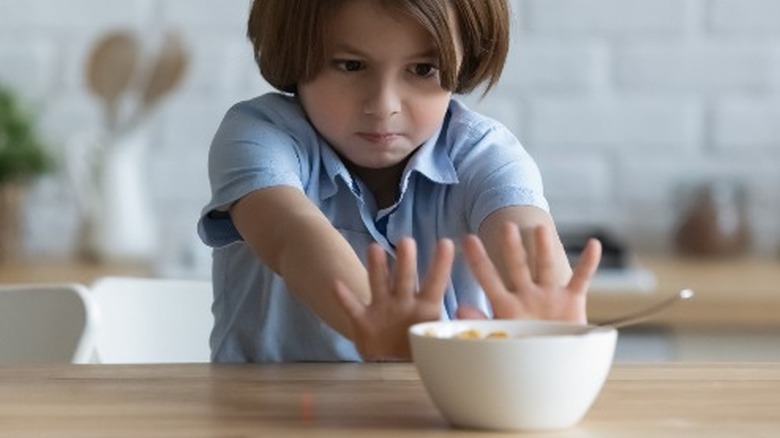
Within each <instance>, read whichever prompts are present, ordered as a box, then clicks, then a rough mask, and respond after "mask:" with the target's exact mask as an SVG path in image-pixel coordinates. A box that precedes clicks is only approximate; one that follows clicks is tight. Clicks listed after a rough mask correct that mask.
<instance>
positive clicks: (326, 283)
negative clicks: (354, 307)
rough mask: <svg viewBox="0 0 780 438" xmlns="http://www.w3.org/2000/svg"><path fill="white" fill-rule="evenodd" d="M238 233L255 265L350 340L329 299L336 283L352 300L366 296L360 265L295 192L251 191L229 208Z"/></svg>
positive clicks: (349, 329) (287, 189)
mask: <svg viewBox="0 0 780 438" xmlns="http://www.w3.org/2000/svg"><path fill="white" fill-rule="evenodd" d="M230 214H231V217H232V219H233V223H234V224H235V226H236V228H237V229H238V232H239V233H240V234H241V237H243V239H244V241H245V242H246V243H247V244H248V245H249V247H250V248H251V250H252V251H253V252H254V253H255V255H256V256H257V257H259V258H260V260H261V261H262V262H263V263H264V264H265V265H267V266H268V267H269V268H270V269H272V270H273V271H274V272H275V273H277V274H278V275H280V276H281V277H282V278H284V281H285V283H286V285H287V288H288V289H289V290H290V292H292V293H293V294H294V295H295V296H296V297H298V298H299V299H300V300H301V301H302V302H303V303H305V304H306V305H307V306H308V307H309V309H311V310H312V311H313V312H314V313H315V314H317V316H319V317H320V318H321V319H322V320H323V321H325V323H326V324H328V325H329V326H330V327H332V328H333V329H335V330H336V331H338V332H339V333H340V334H342V335H344V336H345V337H347V338H348V339H350V340H353V341H354V333H353V331H352V325H351V323H350V320H349V318H348V317H347V314H346V313H345V312H344V310H343V309H342V307H341V306H340V305H339V303H338V302H337V301H336V300H335V299H334V297H333V293H332V288H333V284H334V283H335V282H336V280H339V281H341V282H343V283H344V284H345V285H346V286H347V287H348V288H349V290H350V291H352V293H353V294H354V297H355V299H356V300H358V301H359V302H362V303H366V304H367V303H369V302H370V300H371V292H370V288H369V284H368V276H367V273H366V269H365V267H364V266H363V264H362V262H361V261H360V259H359V258H358V256H357V255H356V254H355V251H354V250H353V249H352V247H351V246H350V245H349V243H348V242H347V241H346V239H344V237H343V236H342V235H341V234H340V233H339V232H338V231H337V230H336V229H335V228H334V227H333V225H332V224H331V223H330V221H328V219H327V218H326V217H325V216H324V215H323V214H322V212H321V211H320V210H319V209H318V208H317V207H316V206H315V205H314V204H312V203H311V201H309V199H308V198H307V197H306V196H305V195H304V194H303V193H302V192H301V191H300V190H298V189H296V188H293V187H286V186H278V187H270V188H266V189H260V190H256V191H254V192H251V193H249V194H247V195H246V196H244V197H243V198H241V199H240V200H239V201H237V202H236V203H235V204H233V206H232V207H231V208H230Z"/></svg>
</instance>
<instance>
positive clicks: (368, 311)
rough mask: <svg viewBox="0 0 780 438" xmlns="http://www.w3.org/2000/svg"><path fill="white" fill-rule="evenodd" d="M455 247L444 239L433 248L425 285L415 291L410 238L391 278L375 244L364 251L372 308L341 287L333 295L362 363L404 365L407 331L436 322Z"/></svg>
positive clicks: (400, 249)
mask: <svg viewBox="0 0 780 438" xmlns="http://www.w3.org/2000/svg"><path fill="white" fill-rule="evenodd" d="M454 252H455V250H454V245H453V243H452V241H451V240H449V239H443V240H442V241H440V242H439V244H438V245H437V247H436V253H435V254H434V257H433V261H432V262H431V266H430V267H429V270H428V273H427V275H426V277H425V280H424V282H423V284H422V287H420V289H419V291H418V290H417V282H418V278H417V247H416V244H415V241H414V240H413V239H411V238H404V239H401V240H400V241H399V242H398V244H397V248H396V253H397V256H398V257H397V260H396V263H395V266H394V268H393V272H392V276H391V274H390V272H389V269H388V266H387V255H386V254H385V252H384V250H383V249H382V248H381V247H380V246H379V245H378V244H375V243H373V244H371V245H370V246H369V248H368V263H367V264H368V276H369V283H370V286H371V302H370V303H369V304H364V303H362V302H361V301H360V300H359V299H358V298H357V297H356V296H355V294H353V293H352V292H351V291H350V290H349V289H348V288H347V287H346V286H345V285H344V284H343V283H341V282H337V284H336V287H335V294H336V297H337V298H338V301H339V303H341V306H342V307H343V308H344V310H345V311H346V313H347V315H348V316H349V318H350V320H351V321H352V328H353V334H354V339H353V341H354V342H355V346H356V347H357V349H358V352H359V353H360V354H361V356H362V357H363V359H365V360H367V361H377V360H409V359H410V358H411V351H410V347H409V335H408V330H409V327H410V326H411V325H413V324H415V323H418V322H424V321H433V320H437V319H439V318H440V316H441V306H442V304H441V303H442V300H443V299H444V292H445V290H446V287H447V284H448V283H449V281H450V270H451V268H452V261H453V258H454Z"/></svg>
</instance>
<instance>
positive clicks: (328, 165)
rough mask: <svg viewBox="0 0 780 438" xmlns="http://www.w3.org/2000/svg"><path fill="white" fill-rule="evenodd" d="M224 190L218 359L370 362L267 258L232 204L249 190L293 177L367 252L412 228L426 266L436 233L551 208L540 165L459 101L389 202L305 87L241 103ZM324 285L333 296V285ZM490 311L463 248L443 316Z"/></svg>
mask: <svg viewBox="0 0 780 438" xmlns="http://www.w3.org/2000/svg"><path fill="white" fill-rule="evenodd" d="M209 178H210V180H211V188H212V198H211V201H210V202H209V203H208V205H206V206H205V207H204V208H203V211H202V215H201V218H200V221H199V223H198V233H199V234H200V237H201V239H202V240H203V242H204V243H205V244H207V245H209V246H211V247H212V248H213V249H214V250H213V257H214V264H213V272H212V278H213V282H214V305H213V312H214V319H215V325H214V330H213V331H212V335H211V349H212V360H214V361H216V362H282V361H284V362H290V361H360V360H361V358H360V355H359V354H358V353H357V351H356V349H355V348H354V345H353V344H352V343H351V342H350V341H349V340H347V339H346V338H344V337H342V336H341V335H339V334H338V333H336V332H335V331H334V330H332V329H331V328H330V327H328V326H327V325H326V324H325V323H324V322H322V321H321V320H320V319H319V318H318V317H317V316H316V315H314V313H312V312H311V311H310V310H309V309H308V308H307V307H306V306H305V305H303V304H302V303H301V302H299V301H298V300H297V298H296V297H295V296H294V295H293V294H291V293H290V292H288V291H287V289H286V287H285V283H284V280H283V279H282V278H281V277H279V276H278V275H276V274H275V273H273V272H272V271H271V270H270V269H269V268H268V267H266V266H265V265H263V264H262V263H261V262H260V261H259V260H258V258H256V257H255V256H254V255H253V254H252V252H251V251H250V249H249V248H248V246H247V245H246V244H245V243H244V241H243V240H242V238H241V236H240V235H239V233H238V232H237V230H236V228H235V227H234V225H233V223H232V221H231V219H230V216H229V215H228V214H227V212H226V211H227V210H228V208H229V206H230V205H231V204H232V203H233V202H235V201H236V200H238V199H239V198H241V197H242V196H244V195H246V194H247V193H249V192H251V191H253V190H257V189H261V188H264V187H271V186H279V185H285V186H292V187H295V188H298V189H300V190H302V191H303V192H304V193H305V194H306V196H307V197H308V198H309V199H310V200H311V202H313V203H314V204H315V205H316V206H317V207H318V208H319V209H320V210H322V212H323V213H324V214H325V216H326V217H328V218H329V219H330V221H331V223H332V224H333V226H334V227H335V228H336V229H338V230H339V232H341V234H342V235H343V236H344V238H345V239H347V241H349V243H350V244H351V245H352V247H353V248H354V249H355V252H356V253H357V255H358V256H359V257H360V258H361V260H364V261H365V254H366V249H367V247H368V244H369V243H370V242H379V243H380V244H381V245H382V247H383V248H384V249H385V250H386V251H387V252H388V253H389V254H390V258H391V260H392V257H393V253H394V246H393V243H394V242H396V241H398V240H399V239H400V238H401V237H404V236H411V237H413V238H414V239H415V240H416V241H417V245H418V272H420V275H421V276H422V275H424V273H425V272H427V267H428V265H429V262H430V260H431V256H432V252H433V249H434V248H435V245H436V242H437V241H438V240H439V239H441V238H444V237H449V238H452V239H453V240H455V242H459V241H460V239H461V238H462V237H463V236H464V235H465V234H467V233H474V232H476V231H477V229H478V228H479V225H480V223H481V222H482V221H483V220H484V219H485V217H487V216H488V215H489V214H490V213H492V212H494V211H496V210H497V209H500V208H502V207H506V206H510V205H533V206H537V207H539V208H542V209H544V210H548V205H547V201H546V200H545V198H544V195H543V193H542V181H541V177H540V175H539V170H538V168H537V166H536V163H535V162H534V161H533V159H532V158H531V157H530V156H529V155H528V153H527V152H526V151H525V149H523V147H522V146H521V145H520V143H519V141H518V140H517V138H516V137H515V136H514V135H512V133H510V132H509V130H508V129H506V128H505V127H504V126H503V125H501V124H500V123H498V122H496V121H494V120H492V119H489V118H487V117H484V116H482V115H480V114H477V113H475V112H473V111H470V110H469V109H467V108H466V107H465V106H464V105H463V104H462V103H460V102H458V101H456V100H452V101H451V103H450V105H449V108H448V111H447V114H446V117H445V120H444V122H443V125H442V127H441V128H440V129H439V131H438V132H437V134H436V135H434V136H433V137H432V138H431V139H430V140H428V141H427V142H426V143H425V144H423V145H422V146H421V147H420V148H419V149H418V150H417V151H415V153H414V155H413V156H412V158H411V159H410V160H409V162H408V164H407V166H406V169H405V170H404V173H403V176H402V178H401V191H400V193H401V195H400V197H399V199H398V201H397V203H396V204H395V205H393V206H392V207H390V208H387V209H383V210H382V211H379V210H378V209H377V206H376V203H375V201H374V199H373V197H372V195H371V193H370V192H369V190H368V189H367V188H366V186H365V185H364V184H363V183H362V182H361V181H360V180H358V179H356V178H354V177H353V176H352V175H351V174H350V172H349V170H348V169H347V168H346V167H345V165H344V163H343V162H342V161H341V160H340V158H339V157H338V156H337V155H336V154H335V153H334V152H333V150H332V149H331V148H330V146H329V145H328V144H327V143H326V142H325V140H324V139H322V137H320V136H319V135H318V134H317V132H316V131H315V130H314V129H313V127H312V125H311V124H310V123H309V121H308V120H307V118H306V116H305V114H304V112H303V110H302V108H301V106H300V104H299V102H298V100H297V99H296V98H295V97H292V96H287V95H282V94H278V93H270V94H266V95H263V96H260V97H257V98H255V99H252V100H249V101H245V102H241V103H238V104H237V105H235V106H234V107H233V108H231V109H230V110H229V111H228V113H227V115H226V116H225V118H224V120H223V122H222V124H221V126H220V128H219V130H218V131H217V133H216V135H215V138H214V141H213V143H212V145H211V150H210V154H209ZM322 293H323V294H331V293H332V291H331V290H329V289H328V286H327V285H323V290H322ZM462 304H469V305H473V306H477V307H478V308H480V309H482V310H484V311H485V312H486V313H488V314H490V309H489V307H488V303H487V301H486V299H485V297H484V294H483V292H482V290H481V289H480V287H479V285H478V284H477V283H476V280H475V279H474V278H473V277H472V275H471V273H470V271H469V269H468V267H467V265H466V263H465V259H464V258H463V257H462V255H461V254H458V255H456V259H455V262H454V265H453V271H452V281H451V282H450V285H449V287H448V288H447V292H446V295H445V298H444V302H443V303H442V318H444V319H447V318H453V317H454V315H455V310H456V309H457V307H458V306H459V305H462Z"/></svg>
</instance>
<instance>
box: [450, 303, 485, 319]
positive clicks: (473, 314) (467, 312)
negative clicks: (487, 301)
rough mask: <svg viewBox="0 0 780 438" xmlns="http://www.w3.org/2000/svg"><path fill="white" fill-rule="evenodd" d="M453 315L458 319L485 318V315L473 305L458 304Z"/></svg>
mask: <svg viewBox="0 0 780 438" xmlns="http://www.w3.org/2000/svg"><path fill="white" fill-rule="evenodd" d="M455 317H456V318H458V319H487V315H485V313H484V312H483V311H481V310H479V309H477V308H476V307H473V306H468V305H464V306H460V307H458V310H456V311H455Z"/></svg>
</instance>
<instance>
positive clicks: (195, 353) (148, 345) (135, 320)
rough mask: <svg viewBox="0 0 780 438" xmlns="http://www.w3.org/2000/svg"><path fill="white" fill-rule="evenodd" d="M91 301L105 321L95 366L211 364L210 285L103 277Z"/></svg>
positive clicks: (97, 342)
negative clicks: (102, 364) (98, 364)
mask: <svg viewBox="0 0 780 438" xmlns="http://www.w3.org/2000/svg"><path fill="white" fill-rule="evenodd" d="M92 295H93V298H94V299H95V302H96V304H97V306H98V308H99V309H100V312H101V315H102V320H101V326H100V331H98V332H97V333H96V338H95V344H96V349H95V352H96V354H95V357H96V361H97V362H99V363H178V362H209V361H210V356H211V351H210V348H209V336H210V334H211V329H212V326H213V324H214V317H213V316H212V314H211V303H212V286H211V282H210V281H206V280H180V279H167V278H140V277H103V278H100V279H98V280H97V281H95V282H94V283H93V285H92Z"/></svg>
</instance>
